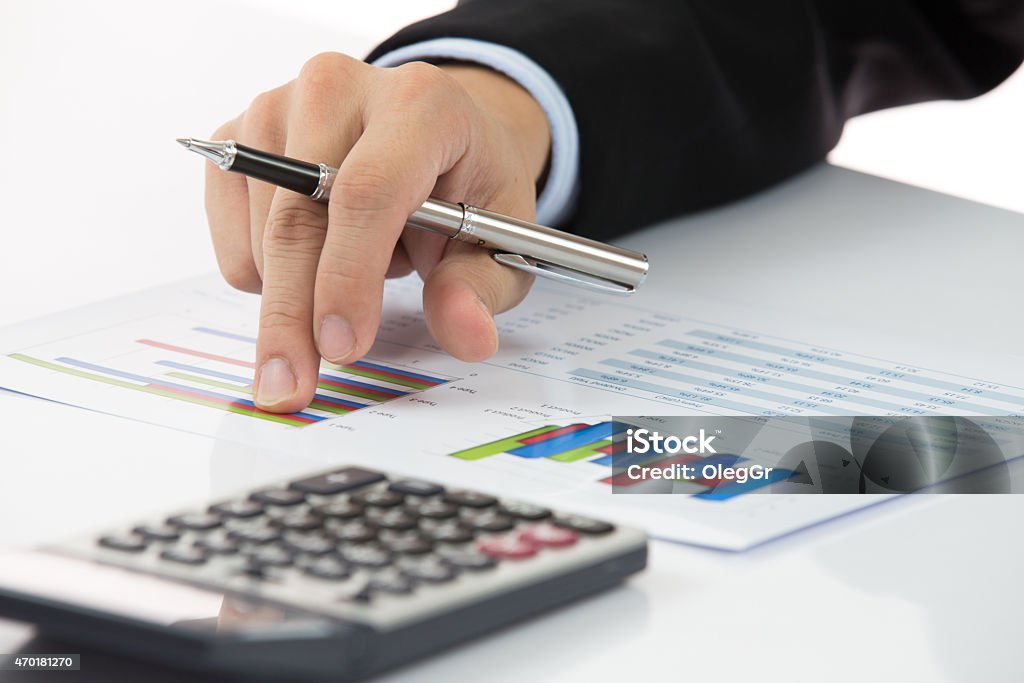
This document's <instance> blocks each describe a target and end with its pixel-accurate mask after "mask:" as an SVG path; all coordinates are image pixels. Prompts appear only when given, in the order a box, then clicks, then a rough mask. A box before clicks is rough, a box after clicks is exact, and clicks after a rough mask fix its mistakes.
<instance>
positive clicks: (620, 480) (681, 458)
mask: <svg viewBox="0 0 1024 683" xmlns="http://www.w3.org/2000/svg"><path fill="white" fill-rule="evenodd" d="M702 459H703V458H701V457H700V456H697V455H693V454H690V453H684V454H682V455H673V456H672V457H670V458H662V459H661V460H651V461H650V462H644V463H637V464H638V465H640V466H642V467H671V466H672V465H689V464H690V463H691V462H693V461H694V460H702ZM600 481H601V483H603V484H611V485H612V486H634V485H636V484H639V483H641V482H645V481H654V480H653V479H632V478H631V477H629V475H627V474H626V472H625V471H622V472H619V473H618V474H614V475H612V476H610V477H605V478H604V479H601V480H600Z"/></svg>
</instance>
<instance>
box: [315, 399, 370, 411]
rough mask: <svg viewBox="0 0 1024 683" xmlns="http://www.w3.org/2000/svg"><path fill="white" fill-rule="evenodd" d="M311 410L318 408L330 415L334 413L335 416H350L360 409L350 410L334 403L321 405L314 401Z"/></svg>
mask: <svg viewBox="0 0 1024 683" xmlns="http://www.w3.org/2000/svg"><path fill="white" fill-rule="evenodd" d="M309 407H310V408H316V409H317V410H325V411H327V412H328V413H334V414H335V415H348V414H349V413H351V412H352V411H353V410H359V408H348V407H345V406H336V405H334V404H332V403H321V402H320V401H318V400H316V399H315V398H314V399H313V402H312V403H310V404H309Z"/></svg>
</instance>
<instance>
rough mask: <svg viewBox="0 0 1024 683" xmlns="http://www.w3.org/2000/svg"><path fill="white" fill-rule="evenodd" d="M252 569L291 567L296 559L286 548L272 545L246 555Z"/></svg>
mask: <svg viewBox="0 0 1024 683" xmlns="http://www.w3.org/2000/svg"><path fill="white" fill-rule="evenodd" d="M246 559H247V560H248V561H249V566H250V567H261V568H262V567H290V566H291V564H292V561H293V560H294V557H293V556H292V554H291V553H290V552H288V551H287V550H285V549H284V548H281V547H278V546H275V545H270V546H266V547H263V548H259V549H257V550H253V551H251V552H249V553H247V554H246Z"/></svg>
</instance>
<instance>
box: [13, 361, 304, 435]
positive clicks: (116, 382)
mask: <svg viewBox="0 0 1024 683" xmlns="http://www.w3.org/2000/svg"><path fill="white" fill-rule="evenodd" d="M9 357H10V358H13V359H15V360H20V361H23V362H25V363H30V364H32V365H36V366H38V367H41V368H45V369H47V370H55V371H57V372H62V373H64V374H68V375H74V376H76V377H81V378H83V379H89V380H93V381H96V382H103V383H104V384H111V385H113V386H117V387H121V388H123V389H131V390H134V391H141V392H143V393H147V394H155V395H157V396H163V397H165V398H173V399H178V400H182V401H185V402H188V403H193V404H196V405H201V406H205V407H208V408H216V409H218V410H225V411H227V412H229V413H237V414H239V415H246V416H249V417H255V418H259V419H261V420H267V421H269V422H278V423H280V424H286V425H290V426H293V427H301V426H303V425H306V424H309V423H310V420H306V419H302V418H298V417H296V416H294V415H279V414H277V413H268V412H265V411H262V410H260V409H259V408H249V407H247V406H245V405H241V404H234V403H224V402H217V401H213V400H211V399H207V398H204V397H202V396H195V395H189V394H187V393H183V392H176V391H173V390H170V389H165V388H163V387H161V386H160V385H154V384H147V385H142V384H135V383H133V382H127V381H124V380H121V379H116V378H114V377H108V376H104V375H100V374H95V373H91V372H86V371H84V370H79V369H77V368H73V367H67V366H64V365H58V364H57V363H51V362H49V361H45V360H41V359H39V358H33V357H31V356H26V355H24V354H21V353H12V354H10V356H9Z"/></svg>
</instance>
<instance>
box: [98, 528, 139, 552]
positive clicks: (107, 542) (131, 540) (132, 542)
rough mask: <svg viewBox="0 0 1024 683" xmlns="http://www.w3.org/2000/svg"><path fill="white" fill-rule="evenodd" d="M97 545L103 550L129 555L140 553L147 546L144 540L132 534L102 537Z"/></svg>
mask: <svg viewBox="0 0 1024 683" xmlns="http://www.w3.org/2000/svg"><path fill="white" fill-rule="evenodd" d="M99 544H100V545H101V546H103V547H104V548H110V549H111V550H123V551H125V552H129V553H137V552H142V551H143V550H145V549H146V547H147V545H148V544H147V543H146V539H145V538H143V537H142V536H140V535H139V534H134V533H132V534H112V535H110V536H104V537H102V538H101V539H100V540H99Z"/></svg>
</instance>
